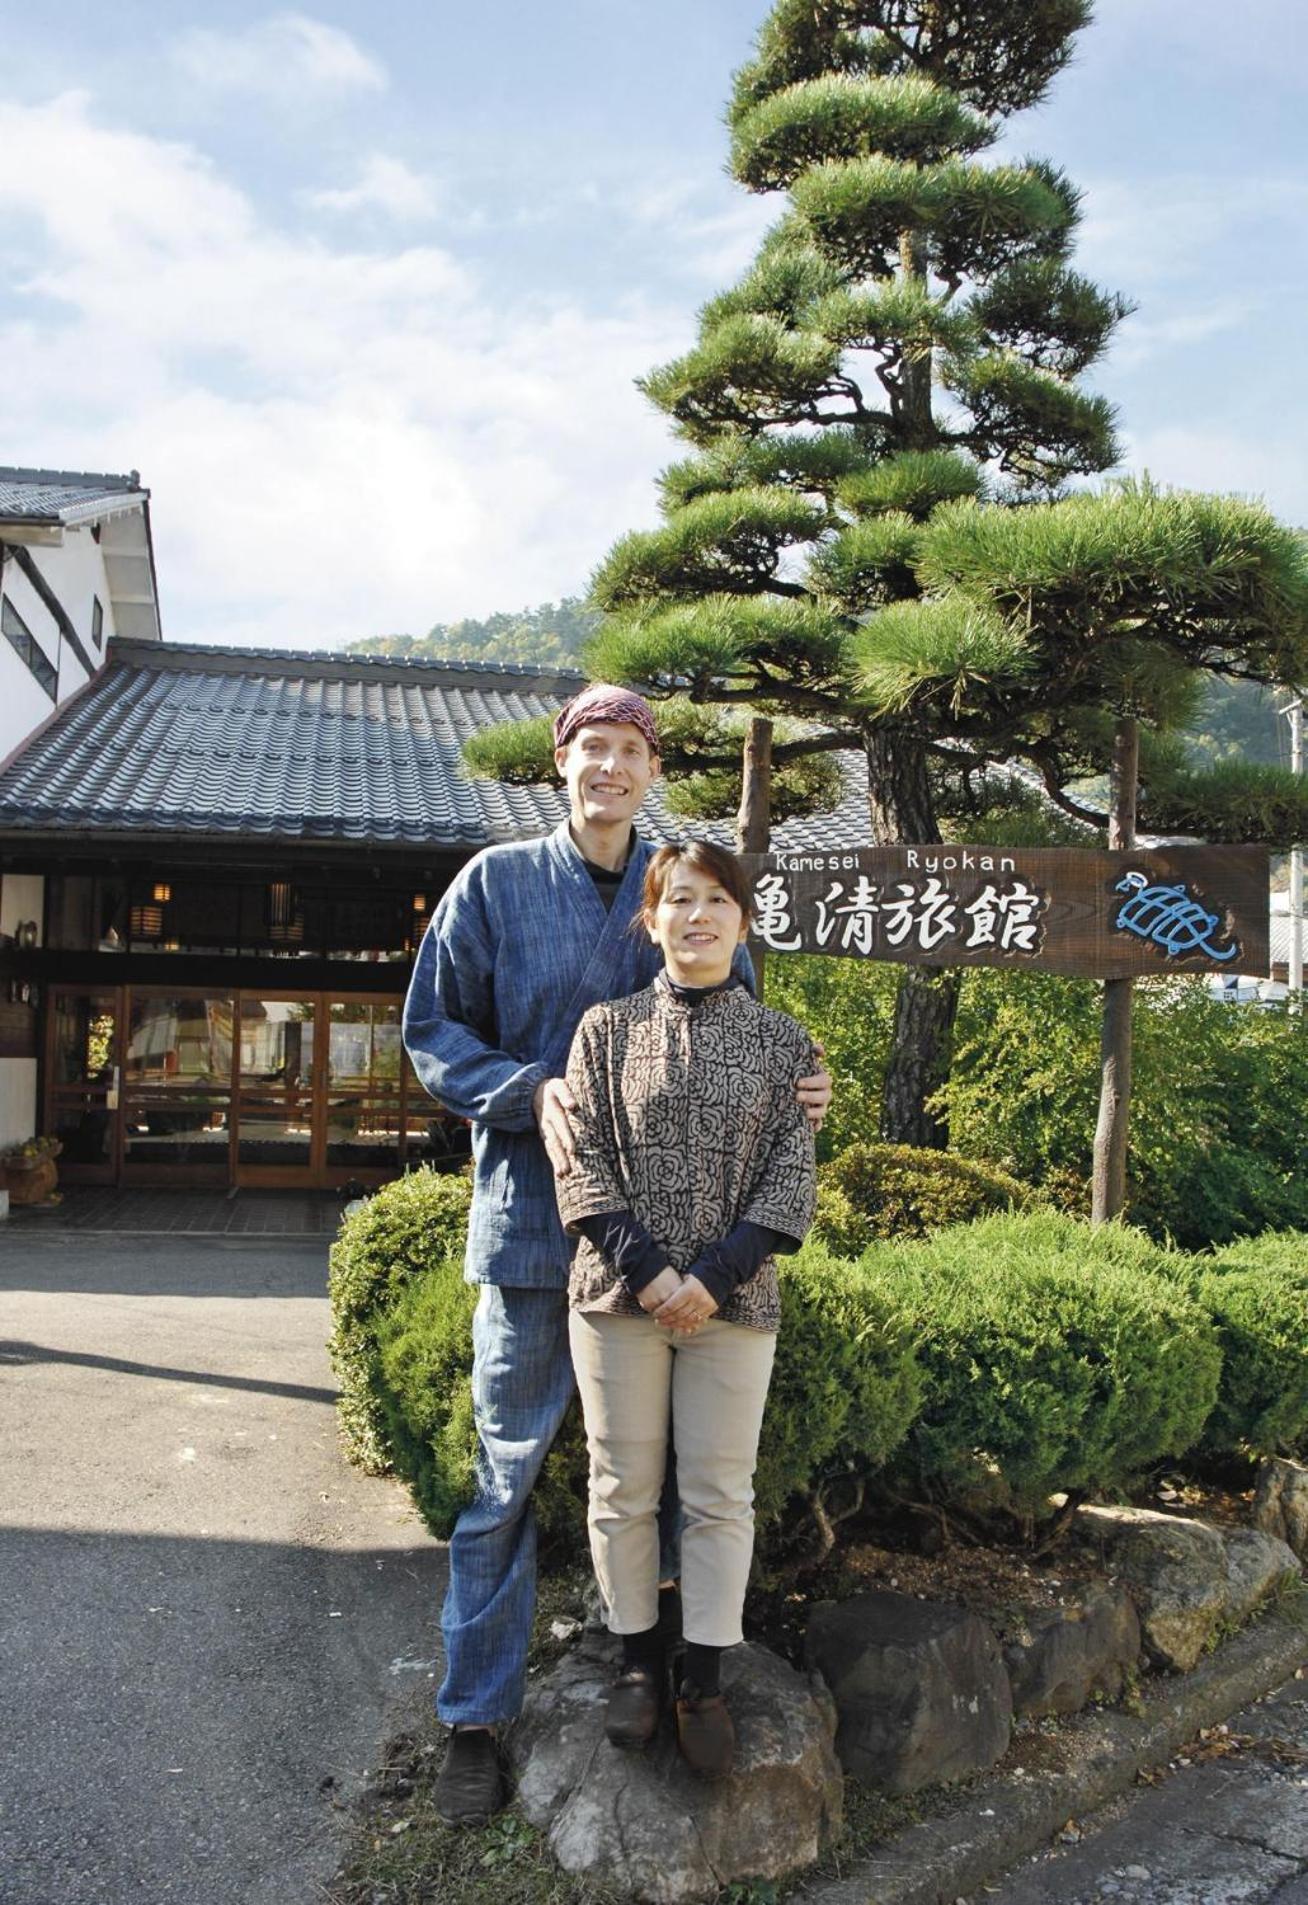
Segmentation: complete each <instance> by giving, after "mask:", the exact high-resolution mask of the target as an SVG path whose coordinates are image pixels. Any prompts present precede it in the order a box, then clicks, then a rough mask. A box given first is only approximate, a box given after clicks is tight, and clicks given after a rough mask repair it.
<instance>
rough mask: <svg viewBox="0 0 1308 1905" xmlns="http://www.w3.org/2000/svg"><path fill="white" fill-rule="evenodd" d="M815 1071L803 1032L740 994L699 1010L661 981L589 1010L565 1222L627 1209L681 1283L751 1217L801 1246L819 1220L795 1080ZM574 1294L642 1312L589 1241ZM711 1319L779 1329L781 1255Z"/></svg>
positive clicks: (574, 1072)
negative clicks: (710, 1248)
mask: <svg viewBox="0 0 1308 1905" xmlns="http://www.w3.org/2000/svg"><path fill="white" fill-rule="evenodd" d="M813 1069H814V1057H813V1047H812V1044H811V1042H810V1040H809V1036H808V1034H807V1032H805V1031H804V1029H803V1027H802V1026H801V1025H798V1024H796V1022H795V1020H794V1019H792V1018H789V1017H788V1016H787V1014H786V1013H784V1012H774V1011H772V1010H771V1009H770V1008H769V1007H767V1006H764V1005H759V1003H758V1002H757V1000H755V999H753V998H751V997H750V995H749V993H748V992H746V991H745V989H744V987H743V986H733V987H731V988H729V989H728V990H726V991H724V992H713V993H710V994H708V996H707V997H706V998H704V999H703V1000H702V1001H701V1002H700V1003H698V1004H696V1005H693V1006H692V1005H687V1004H684V1003H683V1002H682V1001H681V1000H679V999H678V998H677V997H676V996H675V995H674V994H673V992H672V991H671V989H670V988H669V986H668V984H667V982H666V980H665V979H664V977H663V975H662V974H660V976H659V977H658V978H657V979H656V980H655V981H654V984H653V985H652V986H647V987H646V989H645V990H644V991H643V992H637V993H634V994H633V995H632V996H631V997H630V998H627V999H615V1000H613V1001H611V1002H610V1003H609V1004H607V1005H599V1006H595V1007H593V1008H592V1009H591V1010H590V1011H589V1012H587V1014H586V1015H585V1017H584V1018H583V1019H582V1021H581V1024H580V1025H579V1026H578V1027H577V1035H576V1038H575V1039H574V1040H573V1043H572V1053H571V1056H570V1058H569V1060H568V1084H569V1085H570V1086H571V1088H572V1091H573V1093H574V1095H575V1097H576V1100H577V1109H576V1112H575V1114H574V1116H573V1123H574V1127H575V1130H576V1139H577V1150H576V1160H575V1162H574V1164H573V1167H572V1170H571V1171H570V1172H569V1174H568V1176H567V1177H565V1178H560V1179H559V1180H558V1185H557V1190H558V1199H559V1213H560V1215H561V1216H562V1218H563V1222H564V1225H565V1226H567V1227H571V1226H573V1225H575V1224H576V1223H577V1222H578V1221H579V1220H580V1219H581V1218H583V1217H593V1216H596V1215H599V1214H602V1213H603V1212H605V1211H618V1210H629V1211H631V1212H632V1214H633V1215H634V1216H636V1217H638V1218H639V1219H640V1221H641V1223H642V1224H644V1225H645V1227H646V1229H647V1230H648V1231H649V1232H650V1234H651V1236H653V1237H655V1238H657V1239H658V1241H659V1243H661V1244H663V1245H664V1246H665V1247H666V1249H667V1253H668V1262H669V1263H670V1264H671V1266H672V1268H673V1269H674V1270H678V1271H681V1272H682V1273H683V1274H684V1272H685V1271H687V1270H688V1269H689V1268H690V1266H691V1264H693V1263H694V1261H695V1259H696V1258H697V1257H698V1256H699V1254H700V1252H701V1251H702V1250H703V1249H704V1248H705V1246H706V1245H708V1244H711V1243H717V1242H719V1241H720V1240H721V1239H722V1238H723V1237H725V1236H726V1235H727V1234H728V1232H729V1231H731V1230H732V1229H733V1228H734V1226H735V1225H736V1224H738V1223H739V1222H740V1221H741V1220H742V1219H744V1218H748V1219H749V1221H750V1222H751V1223H755V1224H765V1225H767V1226H768V1227H769V1228H770V1229H772V1230H779V1231H781V1232H782V1233H783V1234H784V1235H786V1236H788V1237H793V1238H794V1239H795V1240H796V1242H799V1241H801V1240H802V1239H803V1237H804V1236H805V1234H806V1232H807V1231H808V1228H809V1225H810V1224H811V1223H812V1221H813V1212H814V1206H815V1202H816V1195H817V1168H816V1164H815V1161H814V1154H813V1131H812V1127H811V1126H810V1124H809V1122H808V1119H807V1117H806V1116H805V1114H804V1111H803V1109H802V1108H801V1106H800V1105H799V1103H798V1101H797V1100H796V1097H795V1084H796V1081H797V1080H798V1079H800V1078H803V1077H805V1076H806V1075H807V1074H808V1073H810V1072H811V1071H812V1070H813ZM568 1290H569V1297H570V1300H571V1302H572V1304H573V1306H574V1307H575V1308H578V1309H583V1310H605V1311H610V1312H613V1313H615V1314H617V1315H620V1316H643V1315H644V1314H645V1312H644V1311H643V1310H642V1309H641V1307H640V1305H639V1303H637V1301H636V1299H635V1297H634V1296H632V1295H631V1293H630V1291H629V1290H628V1289H627V1287H626V1285H625V1284H624V1283H623V1282H622V1280H621V1278H620V1277H619V1276H618V1274H617V1272H616V1271H615V1270H613V1269H611V1268H610V1266H609V1265H608V1264H607V1263H606V1262H605V1260H604V1258H603V1257H602V1256H601V1255H600V1253H599V1251H598V1250H596V1248H595V1246H594V1245H593V1244H592V1243H591V1242H590V1241H589V1239H587V1238H585V1237H582V1238H581V1239H580V1241H579V1242H578V1245H577V1254H576V1257H575V1259H574V1261H573V1267H572V1279H571V1282H570V1284H569V1286H568ZM717 1314H718V1315H719V1316H720V1317H721V1318H722V1319H723V1320H724V1321H725V1322H729V1323H744V1324H746V1325H748V1326H749V1327H750V1328H751V1329H759V1330H775V1329H776V1327H777V1324H778V1322H779V1320H780V1302H779V1299H778V1293H777V1269H776V1263H775V1261H774V1259H773V1258H771V1257H769V1258H767V1259H765V1261H764V1262H763V1263H762V1264H761V1265H760V1266H759V1268H758V1270H756V1271H755V1273H754V1275H753V1276H752V1277H750V1278H749V1280H748V1281H747V1282H745V1283H742V1284H740V1285H739V1286H738V1287H737V1288H736V1289H735V1290H733V1291H732V1292H731V1294H730V1296H729V1297H728V1298H727V1299H726V1301H725V1302H724V1304H723V1305H722V1308H721V1309H720V1310H719V1311H718V1312H717Z"/></svg>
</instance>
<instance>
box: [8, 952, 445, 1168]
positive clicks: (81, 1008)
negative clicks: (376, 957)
mask: <svg viewBox="0 0 1308 1905" xmlns="http://www.w3.org/2000/svg"><path fill="white" fill-rule="evenodd" d="M401 1011H402V1002H401V1001H400V1000H399V999H398V998H396V997H395V996H394V995H382V994H371V995H354V996H349V997H343V996H341V995H339V994H332V993H327V992H309V993H306V992H289V991H288V992H284V993H283V992H273V991H268V990H263V989H259V990H246V989H234V990H232V991H229V992H214V991H211V990H205V989H202V988H198V987H181V986H177V987H160V986H141V987H137V986H116V987H98V988H95V989H87V988H78V987H73V986H57V987H55V988H54V989H53V992H52V996H51V1008H50V1012H49V1015H48V1033H47V1049H46V1068H45V1076H46V1092H45V1096H46V1106H45V1111H46V1116H45V1121H44V1128H45V1129H46V1130H47V1131H50V1132H53V1133H54V1135H55V1136H57V1137H59V1138H60V1139H61V1140H62V1141H63V1156H62V1158H61V1172H62V1174H63V1175H64V1176H65V1177H66V1178H67V1179H68V1181H69V1182H70V1183H86V1184H121V1185H124V1186H128V1185H137V1184H139V1185H145V1184H152V1185H167V1184H174V1185H187V1186H196V1187H200V1186H207V1187H214V1186H225V1185H238V1186H251V1187H253V1186H257V1185H261V1186H264V1187H267V1188H285V1189H303V1190H312V1189H323V1190H326V1189H336V1188H340V1187H341V1186H344V1185H347V1184H354V1183H357V1184H360V1185H362V1186H372V1185H376V1184H382V1183H385V1182H386V1181H387V1180H388V1179H390V1178H393V1177H395V1176H397V1175H398V1174H399V1173H400V1172H401V1171H402V1170H403V1169H404V1168H405V1167H406V1165H411V1164H418V1163H424V1162H445V1161H447V1160H448V1159H449V1158H450V1157H451V1156H452V1155H455V1154H457V1153H458V1152H459V1151H460V1150H461V1149H462V1148H464V1133H463V1128H462V1127H461V1125H460V1124H459V1121H458V1120H454V1119H450V1118H448V1117H447V1116H446V1115H445V1114H444V1113H442V1112H440V1111H439V1109H438V1108H437V1107H436V1106H435V1105H434V1104H433V1103H432V1101H431V1099H429V1098H428V1096H427V1094H426V1093H425V1092H424V1091H423V1089H422V1087H421V1085H420V1084H419V1083H418V1081H417V1078H416V1077H415V1076H414V1073H413V1069H412V1067H411V1065H410V1064H409V1061H408V1058H407V1056H406V1054H405V1052H404V1048H403V1043H402V1040H401V1036H400V1016H401Z"/></svg>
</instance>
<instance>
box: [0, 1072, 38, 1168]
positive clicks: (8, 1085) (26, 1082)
mask: <svg viewBox="0 0 1308 1905" xmlns="http://www.w3.org/2000/svg"><path fill="white" fill-rule="evenodd" d="M35 1132H36V1060H35V1059H34V1058H0V1147H3V1146H4V1145H6V1144H21V1143H22V1142H23V1140H24V1139H25V1138H30V1137H32V1136H34V1135H35Z"/></svg>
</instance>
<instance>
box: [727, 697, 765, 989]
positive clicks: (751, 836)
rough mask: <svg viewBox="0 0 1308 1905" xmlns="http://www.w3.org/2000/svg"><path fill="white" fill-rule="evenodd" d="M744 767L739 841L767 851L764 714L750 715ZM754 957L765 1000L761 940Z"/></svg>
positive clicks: (744, 848)
mask: <svg viewBox="0 0 1308 1905" xmlns="http://www.w3.org/2000/svg"><path fill="white" fill-rule="evenodd" d="M741 768H742V772H741V789H740V812H739V814H738V815H737V817H736V844H737V847H738V848H739V850H740V852H741V853H766V852H767V850H768V847H769V845H770V843H771V839H772V723H771V722H770V721H767V720H765V719H764V718H763V716H761V715H752V716H751V717H750V723H749V731H748V733H747V734H746V736H745V747H744V755H743V759H742V762H741ZM750 957H751V958H752V959H753V961H754V985H755V989H756V991H757V992H758V996H759V998H760V999H761V998H762V997H763V963H764V953H763V948H762V947H761V946H760V945H759V944H758V943H757V941H755V942H754V943H752V944H751V946H750Z"/></svg>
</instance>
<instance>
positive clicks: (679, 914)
mask: <svg viewBox="0 0 1308 1905" xmlns="http://www.w3.org/2000/svg"><path fill="white" fill-rule="evenodd" d="M646 924H647V926H648V927H649V936H650V938H651V939H652V940H653V941H654V944H655V945H656V946H659V947H661V948H662V950H663V959H664V963H665V964H666V966H667V969H668V977H669V978H670V979H675V980H676V982H677V984H678V985H682V986H716V985H720V984H721V982H722V981H723V980H724V979H725V978H726V977H727V975H728V973H729V972H730V971H731V962H732V960H733V958H734V957H735V953H736V948H737V946H739V945H740V943H741V941H742V940H743V939H744V938H745V937H746V935H747V933H748V932H749V924H748V921H747V920H746V919H745V916H744V914H743V913H742V912H741V910H740V908H739V906H738V905H737V904H736V902H735V900H733V899H732V897H731V895H730V893H728V891H727V889H726V888H725V887H724V886H721V885H719V883H718V882H717V880H715V879H714V878H713V876H712V874H710V873H701V872H700V871H699V869H698V868H697V867H693V866H690V865H689V864H688V863H687V862H686V861H685V860H678V862H677V864H676V865H675V866H674V867H673V869H672V872H671V873H670V874H669V876H668V880H667V884H666V885H665V886H664V888H663V897H662V899H661V900H660V901H659V903H658V905H657V907H656V908H655V910H654V916H653V918H652V919H651V918H649V916H648V915H647V916H646Z"/></svg>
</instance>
